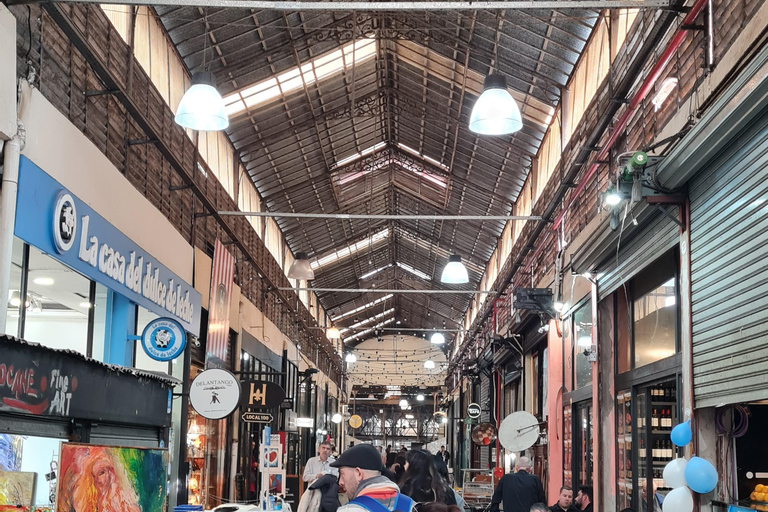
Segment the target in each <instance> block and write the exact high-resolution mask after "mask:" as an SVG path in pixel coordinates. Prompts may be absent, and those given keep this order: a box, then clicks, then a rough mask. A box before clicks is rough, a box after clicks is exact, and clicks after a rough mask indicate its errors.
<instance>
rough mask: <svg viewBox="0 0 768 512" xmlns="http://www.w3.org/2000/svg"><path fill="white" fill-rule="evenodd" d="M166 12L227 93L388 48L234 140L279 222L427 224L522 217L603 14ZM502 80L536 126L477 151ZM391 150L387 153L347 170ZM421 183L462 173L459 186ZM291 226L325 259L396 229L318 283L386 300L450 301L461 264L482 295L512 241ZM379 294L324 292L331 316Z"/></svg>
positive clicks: (432, 318) (412, 316)
mask: <svg viewBox="0 0 768 512" xmlns="http://www.w3.org/2000/svg"><path fill="white" fill-rule="evenodd" d="M157 12H158V14H159V16H160V19H161V21H162V22H163V24H164V25H165V27H166V28H167V30H168V33H169V36H170V38H171V39H172V41H173V42H174V43H175V45H176V47H177V49H178V51H179V54H180V55H181V57H182V58H183V59H184V62H185V64H186V65H187V67H188V68H189V69H191V70H197V69H200V68H201V67H202V66H203V64H204V61H207V62H209V66H210V69H211V71H213V72H214V74H215V75H216V78H217V80H218V84H219V89H220V91H221V92H222V94H224V95H227V94H230V93H232V92H235V91H241V90H243V89H244V88H246V87H249V86H251V85H253V84H256V83H259V82H262V81H264V80H268V79H270V78H273V77H276V76H277V75H279V74H280V73H284V72H286V71H288V70H291V69H294V68H296V67H297V66H302V65H305V64H307V63H308V62H310V61H312V59H314V58H316V57H318V56H322V55H326V54H328V53H329V52H332V51H336V50H338V49H340V48H342V47H343V46H344V45H348V44H349V43H350V42H352V41H355V40H359V39H362V38H366V37H367V38H374V39H375V41H376V45H377V50H376V55H375V58H373V59H369V60H366V61H364V62H362V63H359V64H355V65H354V66H349V67H347V68H345V69H344V70H343V71H341V72H339V73H337V74H335V75H332V76H329V77H326V78H324V79H321V80H318V81H313V82H312V83H309V84H306V85H304V86H303V87H301V88H300V89H297V90H295V91H293V92H290V93H288V94H285V95H281V96H280V97H279V98H276V99H275V100H273V101H270V102H266V103H263V104H260V105H258V106H255V107H253V108H250V109H248V110H247V111H246V112H243V113H240V114H236V115H234V116H233V117H232V118H231V120H230V127H229V128H228V130H227V134H228V135H229V137H230V139H231V140H232V143H233V144H234V146H235V148H236V149H237V150H238V151H239V152H240V156H241V158H242V160H243V162H244V163H245V165H246V167H247V171H248V175H249V176H250V178H251V179H252V180H253V182H254V183H255V185H256V187H257V188H258V190H259V192H260V193H261V195H262V197H263V198H264V200H265V203H266V205H267V207H268V208H269V209H270V210H271V211H276V212H307V213H313V212H314V213H374V214H413V215H419V214H427V213H429V214H447V215H459V214H462V215H486V214H493V215H508V214H511V211H512V205H513V203H514V202H515V201H516V200H517V198H518V195H519V194H520V192H521V190H522V187H523V184H524V181H525V179H526V177H527V174H528V172H529V169H530V165H531V161H532V158H533V157H534V156H535V154H536V152H537V151H538V148H539V146H540V144H541V141H542V139H543V137H544V134H545V133H546V130H547V127H548V123H549V121H550V120H551V115H552V114H553V112H554V107H555V106H556V105H557V103H558V101H559V99H560V88H561V87H562V86H563V85H565V83H566V81H567V80H568V77H569V76H570V74H571V73H572V71H573V67H574V64H575V63H576V61H577V59H578V58H579V55H580V54H581V52H582V50H583V48H584V46H585V44H586V41H587V39H588V37H589V35H590V33H591V31H592V27H593V26H594V24H595V22H596V20H597V12H595V11H589V10H584V11H579V10H574V9H568V10H567V12H566V11H558V10H545V9H539V10H510V11H503V12H501V11H500V12H491V11H482V10H478V11H454V12H409V13H402V12H397V13H396V12H392V13H387V12H376V13H367V12H355V13H351V12H318V11H308V12H278V11H259V10H244V9H213V8H211V9H208V10H207V11H204V10H203V9H200V8H193V7H157ZM206 23H207V25H206ZM206 47H208V51H207V56H206V51H205V48H206ZM491 70H495V71H497V72H499V73H501V74H503V75H504V76H506V77H507V81H508V85H509V87H510V89H511V90H512V94H513V95H514V96H515V98H516V99H517V101H518V103H519V104H520V107H521V111H522V115H523V118H524V126H523V129H522V130H521V131H520V132H518V133H516V134H514V135H512V136H511V137H509V136H508V137H477V136H476V135H475V134H473V133H472V132H470V131H469V130H468V128H467V122H468V119H469V115H470V112H471V108H472V106H473V105H474V103H475V101H476V100H477V97H478V96H479V94H480V93H481V92H482V83H483V80H484V78H485V76H486V75H487V74H488V73H489V72H490V71H491ZM381 143H384V144H385V147H384V148H383V149H380V150H379V151H377V152H376V153H375V154H373V155H368V156H366V157H363V158H360V159H358V160H356V161H354V162H351V163H349V164H347V165H345V166H340V167H338V168H337V167H336V166H335V163H336V162H339V161H341V160H342V159H345V158H348V157H350V156H352V155H355V154H357V153H360V152H362V151H364V150H366V149H368V148H371V147H372V146H374V145H376V144H381ZM401 145H405V146H408V147H409V148H411V149H412V150H414V151H415V152H416V153H418V154H420V155H423V156H424V157H428V158H429V159H430V161H426V160H425V159H424V158H420V157H419V156H415V155H413V154H411V153H409V152H408V151H406V150H404V149H402V146H401ZM382 159H386V160H387V161H386V162H384V163H382ZM356 173H358V174H356ZM420 173H433V175H434V176H441V175H447V187H445V189H442V188H441V185H440V184H439V183H438V181H439V180H429V178H426V177H425V176H424V174H420ZM342 177H347V179H342ZM276 220H277V222H278V224H279V226H280V227H281V229H282V230H283V232H284V234H285V237H286V241H287V243H288V245H289V246H290V247H291V249H292V250H293V251H294V252H298V251H305V252H308V253H309V255H310V257H312V256H313V255H314V256H317V255H322V254H324V253H327V252H328V251H330V250H332V249H334V248H339V247H342V246H345V245H347V244H349V243H351V242H355V241H358V240H361V239H364V238H366V237H367V236H370V235H371V234H372V233H373V232H375V231H377V230H379V229H381V228H382V227H384V226H388V227H389V228H390V237H389V241H388V242H387V243H385V244H383V245H379V246H376V247H375V248H372V249H371V250H369V251H360V252H358V253H357V254H355V255H353V256H352V257H350V258H348V259H345V260H342V261H340V262H336V263H334V264H329V265H326V266H323V267H321V268H319V269H317V270H316V271H315V274H316V279H315V281H314V283H313V285H314V286H316V287H322V288H347V287H348V288H357V287H369V285H370V284H371V281H373V282H374V283H376V284H377V285H378V286H379V287H381V288H398V287H402V288H417V289H418V288H421V287H426V288H441V287H443V285H442V284H440V282H439V279H440V274H441V272H442V268H443V266H444V265H445V264H446V262H447V258H448V256H449V255H450V254H454V253H455V254H458V255H460V256H461V257H462V258H463V260H464V261H465V262H466V263H467V267H468V270H469V276H470V283H469V284H468V285H466V286H465V287H464V288H466V289H475V288H477V286H478V284H479V282H480V279H481V278H482V272H483V270H484V268H485V265H486V264H487V262H488V260H489V259H490V257H491V255H492V253H493V251H494V248H495V246H496V243H497V240H498V237H499V236H500V235H501V232H502V230H503V228H504V223H503V222H500V221H482V222H455V221H426V220H416V219H414V220H408V221H387V220H378V221H373V220H343V221H325V220H323V221H320V220H306V219H304V220H299V219H285V218H278V219H276ZM397 262H401V263H405V264H407V265H409V266H411V267H412V268H414V269H416V270H418V271H419V272H423V273H424V274H426V275H428V276H430V280H429V281H426V280H420V279H418V278H416V277H414V276H413V275H412V274H410V273H409V272H407V271H405V270H403V269H402V268H399V267H397V265H396V263H397ZM386 265H391V266H390V267H388V268H386V269H385V270H383V271H381V272H379V273H378V274H377V275H376V276H374V277H372V278H370V279H366V280H363V281H362V282H361V280H360V277H361V276H363V275H364V274H366V273H368V272H370V271H372V270H374V269H376V268H380V267H382V266H386ZM379 296H380V295H378V294H372V293H359V292H344V293H320V294H319V297H320V302H321V303H322V305H323V306H324V307H325V308H326V310H327V311H329V313H330V315H331V317H333V316H336V315H337V314H339V313H340V312H344V311H349V310H351V309H354V308H355V307H358V306H360V305H362V304H366V303H368V302H370V301H372V300H374V299H376V298H377V297H379ZM472 298H473V296H472V295H467V294H455V295H454V294H450V295H405V294H401V295H396V296H395V297H394V299H393V300H392V301H390V304H389V305H387V308H388V307H391V303H394V306H395V308H396V316H397V317H398V318H400V319H402V318H406V319H407V321H404V322H402V325H401V326H400V327H403V330H404V331H407V328H408V327H412V328H440V327H441V326H442V325H443V322H444V321H445V323H446V327H452V328H455V327H457V326H458V324H457V322H459V321H460V320H461V317H462V316H463V313H464V311H465V310H466V309H467V307H468V306H469V304H470V301H471V300H472ZM377 307H378V306H377ZM377 311H383V310H382V309H379V310H377ZM371 313H375V312H374V311H371ZM365 314H367V312H366V313H360V314H359V315H357V316H359V317H361V318H362V317H364V316H365ZM353 320H354V317H348V318H345V319H344V320H343V321H341V322H340V324H341V326H349V325H351V324H352V323H354V321H353ZM449 338H450V336H449Z"/></svg>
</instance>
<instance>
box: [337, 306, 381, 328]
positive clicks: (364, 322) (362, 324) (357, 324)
mask: <svg viewBox="0 0 768 512" xmlns="http://www.w3.org/2000/svg"><path fill="white" fill-rule="evenodd" d="M394 312H395V308H389V309H388V310H386V311H383V312H381V313H379V314H378V315H376V316H372V317H370V318H366V319H365V320H361V321H359V322H357V323H356V324H352V325H350V326H349V327H345V328H344V329H341V330H340V331H339V332H340V333H341V334H344V333H345V332H349V331H351V330H352V329H357V328H358V327H362V326H364V325H366V324H369V323H371V322H375V321H376V320H381V319H382V318H384V317H385V316H388V315H391V314H392V313H394Z"/></svg>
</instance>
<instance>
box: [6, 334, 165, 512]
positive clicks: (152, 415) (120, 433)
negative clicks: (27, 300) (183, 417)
mask: <svg viewBox="0 0 768 512" xmlns="http://www.w3.org/2000/svg"><path fill="white" fill-rule="evenodd" d="M175 382H176V381H175V380H174V379H172V378H169V377H161V376H158V375H155V374H152V373H148V372H142V371H140V370H136V369H130V368H124V367H119V366H113V365H108V364H104V363H100V362H98V361H95V360H93V359H90V358H87V357H86V356H83V355H81V354H78V353H75V352H71V351H62V350H55V349H50V348H46V347H43V346H41V345H38V344H34V343H28V342H26V341H24V340H20V339H17V338H14V337H10V336H0V441H2V444H3V447H4V448H6V449H5V450H3V457H2V460H0V463H2V464H3V466H4V469H5V470H16V471H25V472H34V473H36V474H37V477H36V486H37V491H36V492H35V494H34V497H33V506H34V507H46V506H51V505H52V504H53V501H52V500H53V493H52V492H49V487H50V490H51V491H53V490H54V489H55V478H54V479H51V478H50V477H51V476H52V474H54V475H55V468H56V462H57V459H58V453H59V451H58V447H59V445H60V443H62V442H76V443H85V444H93V445H109V446H129V447H141V448H160V449H165V448H167V446H168V443H169V436H170V426H171V414H170V413H171V403H172V402H171V399H172V388H173V386H174V383H175ZM6 466H12V467H6ZM46 476H48V478H46ZM46 481H47V482H48V485H46Z"/></svg>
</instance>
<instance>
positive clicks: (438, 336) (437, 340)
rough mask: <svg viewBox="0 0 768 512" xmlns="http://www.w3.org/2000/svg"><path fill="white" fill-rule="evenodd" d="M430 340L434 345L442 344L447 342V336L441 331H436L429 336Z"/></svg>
mask: <svg viewBox="0 0 768 512" xmlns="http://www.w3.org/2000/svg"><path fill="white" fill-rule="evenodd" d="M429 341H430V342H432V344H433V345H442V344H443V343H445V336H443V333H441V332H436V333H435V334H433V335H432V337H431V338H429Z"/></svg>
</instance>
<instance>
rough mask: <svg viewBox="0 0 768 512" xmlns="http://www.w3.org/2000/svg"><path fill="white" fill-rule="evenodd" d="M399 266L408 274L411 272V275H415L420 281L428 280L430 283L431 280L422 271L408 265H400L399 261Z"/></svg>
mask: <svg viewBox="0 0 768 512" xmlns="http://www.w3.org/2000/svg"><path fill="white" fill-rule="evenodd" d="M397 266H398V267H400V268H401V269H403V270H405V271H406V272H409V273H411V274H413V275H414V276H416V277H418V278H419V279H426V280H427V281H429V279H430V278H429V276H428V275H427V274H425V273H424V272H422V271H421V270H416V269H415V268H413V267H412V266H410V265H408V264H407V263H400V262H399V261H398V262H397Z"/></svg>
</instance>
